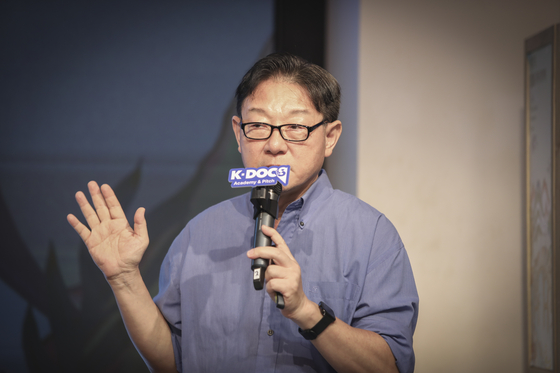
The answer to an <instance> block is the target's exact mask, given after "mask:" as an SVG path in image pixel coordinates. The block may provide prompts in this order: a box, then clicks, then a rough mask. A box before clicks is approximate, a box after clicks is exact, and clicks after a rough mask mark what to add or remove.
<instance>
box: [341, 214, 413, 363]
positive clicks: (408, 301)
mask: <svg viewBox="0 0 560 373" xmlns="http://www.w3.org/2000/svg"><path fill="white" fill-rule="evenodd" d="M371 253H372V254H371V255H372V256H371V258H370V261H369V265H368V269H367V274H366V279H365V282H364V288H363V291H362V295H361V297H360V300H359V301H358V304H357V307H356V312H355V313H354V318H353V321H352V326H354V327H357V328H361V329H366V330H371V331H374V332H376V333H378V334H379V335H381V336H382V337H383V338H384V339H385V341H386V342H387V344H388V345H389V347H390V348H391V351H392V352H393V355H394V357H395V360H396V363H397V367H398V369H399V372H400V373H411V372H413V371H414V363H415V358H414V351H413V348H412V335H413V334H414V329H415V328H416V321H417V319H418V293H417V290H416V284H415V282H414V276H413V273H412V268H411V265H410V261H409V259H408V255H407V253H406V250H405V248H404V246H403V243H402V241H401V239H400V237H399V235H398V233H397V231H396V229H395V228H394V226H393V225H392V224H391V222H389V220H388V219H387V218H386V217H385V216H383V215H382V216H381V217H380V218H379V220H378V222H377V226H376V228H375V232H374V236H373V242H372V251H371Z"/></svg>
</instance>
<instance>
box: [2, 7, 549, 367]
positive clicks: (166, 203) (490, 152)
mask: <svg viewBox="0 0 560 373" xmlns="http://www.w3.org/2000/svg"><path fill="white" fill-rule="evenodd" d="M559 22H560V0H539V1H530V0H509V1H506V0H473V1H469V2H449V1H444V0H426V1H423V2H417V1H413V0H393V1H388V0H362V1H359V0H325V1H300V2H299V3H298V2H295V1H287V0H286V1H284V0H276V1H273V0H236V1H227V0H210V1H205V2H198V1H178V0H176V1H173V0H170V1H165V2H155V1H148V0H140V1H130V0H115V1H82V2H71V1H67V0H60V1H53V2H44V1H38V0H26V1H16V0H5V1H3V2H2V3H1V4H0V30H1V34H0V43H1V44H0V45H1V47H2V51H3V53H2V57H1V59H0V64H1V69H0V105H1V106H0V107H1V109H2V110H0V222H1V224H0V242H2V244H1V247H0V299H2V301H1V304H2V307H1V311H0V315H1V317H0V372H59V371H60V372H76V371H81V372H89V371H91V372H111V371H146V369H145V368H144V366H143V362H142V361H141V359H140V358H139V356H138V354H137V353H136V351H135V350H134V347H133V346H132V344H131V343H130V341H129V339H128V336H127V335H126V331H125V330H124V328H123V326H122V322H121V320H120V316H119V314H118V310H117V308H116V305H115V302H114V300H113V298H112V294H111V291H110V289H109V287H108V285H107V284H106V282H105V280H104V278H103V276H102V275H101V274H100V273H99V271H98V269H97V268H96V267H95V265H94V264H93V262H92V261H91V259H90V258H89V254H88V253H87V251H86V249H85V247H84V246H83V245H82V243H81V241H80V239H79V237H78V236H77V235H76V234H75V233H74V231H73V230H72V228H71V227H70V226H69V225H68V223H67V222H66V215H67V214H68V213H74V214H79V210H78V208H77V205H76V203H75V201H74V194H75V192H76V191H78V190H85V189H86V184H87V182H88V181H89V180H97V181H98V182H100V183H109V184H111V185H112V186H114V187H115V189H116V191H117V194H118V195H119V196H121V202H122V204H123V206H124V207H125V210H126V211H127V214H128V215H129V217H131V216H132V215H133V213H134V211H135V210H136V208H137V207H139V206H143V207H146V209H147V219H148V224H149V229H150V238H151V245H150V248H149V249H148V252H147V253H146V256H145V258H144V260H143V262H142V266H143V268H142V271H143V274H144V277H145V279H146V282H147V284H148V286H149V287H150V290H151V291H152V292H153V294H155V292H156V290H157V274H158V271H159V265H160V263H161V260H162V258H163V256H164V255H165V252H166V250H167V248H168V246H169V244H170V242H171V241H172V240H173V238H174V237H175V235H176V234H177V233H178V232H179V230H180V229H182V227H183V226H184V225H185V224H186V222H187V221H188V220H189V219H190V218H191V217H193V216H194V215H195V214H196V213H198V212H200V211H201V210H203V209H204V208H206V207H208V206H210V205H212V204H214V203H216V202H218V201H220V200H223V199H225V198H229V197H231V196H233V195H234V194H236V193H242V192H244V191H245V190H243V189H241V190H233V189H231V188H230V187H229V183H228V182H227V171H228V170H229V169H230V168H234V167H242V164H241V160H240V157H239V155H238V152H237V145H236V143H235V139H234V137H233V134H232V131H231V116H232V115H233V114H234V110H233V105H234V104H233V100H234V97H233V96H234V91H235V88H236V86H237V84H238V83H239V81H240V79H241V77H242V76H243V74H244V73H245V71H246V70H247V69H248V68H249V67H250V66H251V65H252V64H253V63H254V62H255V61H256V60H257V59H259V58H260V57H262V56H264V55H266V54H268V53H270V52H272V51H275V50H287V51H291V52H293V53H297V54H300V55H302V56H303V57H305V58H307V59H309V60H311V61H313V62H315V63H318V64H321V65H323V66H325V67H326V68H327V69H329V71H331V72H332V73H333V75H335V77H337V78H338V80H339V81H340V83H341V85H342V88H343V106H342V110H341V120H342V122H343V135H342V139H341V141H340V143H339V145H338V146H337V149H336V150H335V154H334V155H333V156H332V157H331V158H329V159H328V160H327V162H326V169H327V172H328V173H329V176H330V177H331V181H332V182H333V184H334V186H335V187H337V188H339V189H342V190H344V191H347V192H349V193H353V194H355V195H357V196H358V197H359V198H361V199H363V200H365V201H366V202H368V203H370V204H371V205H373V206H374V207H376V208H378V209H379V210H380V211H382V212H384V213H385V214H386V215H387V216H388V217H389V219H390V220H392V222H393V223H394V224H395V225H396V227H397V229H398V230H399V232H400V234H401V236H402V238H403V241H404V243H405V245H406V247H407V250H408V254H409V256H410V258H411V262H412V266H413V270H414V273H415V277H416V281H417V286H418V291H419V294H420V299H421V301H420V318H419V321H418V327H417V332H416V334H415V350H416V356H417V365H416V372H420V373H433V372H523V371H524V366H525V364H526V357H525V356H526V348H527V343H526V339H527V336H526V328H525V318H526V311H525V310H526V297H525V275H526V273H525V269H524V268H525V265H526V263H525V255H526V254H525V246H526V245H525V234H524V230H525V207H524V206H525V197H524V193H525V166H524V165H525V145H524V144H525V132H524V131H525V130H524V125H525V124H524V121H525V114H524V41H525V40H526V39H527V38H529V37H531V36H533V35H535V34H536V33H538V32H540V31H542V30H543V29H545V28H547V27H549V26H551V25H553V24H556V23H559Z"/></svg>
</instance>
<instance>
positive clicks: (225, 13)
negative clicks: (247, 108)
mask: <svg viewBox="0 0 560 373" xmlns="http://www.w3.org/2000/svg"><path fill="white" fill-rule="evenodd" d="M273 28H274V3H273V1H270V0H269V1H263V0H236V1H235V2H232V1H227V0H222V1H220V0H211V1H204V2H202V1H165V2H155V1H147V0H140V1H137V0H135V1H127V0H118V1H83V2H74V1H66V0H61V1H50V2H45V1H38V0H29V1H9V0H8V1H3V2H2V4H1V5H0V30H1V34H0V46H1V49H2V57H1V59H0V63H1V68H0V105H1V106H0V108H1V110H0V223H1V225H0V242H1V248H0V299H1V303H2V307H1V311H0V315H1V317H0V336H1V338H0V372H25V371H33V372H35V371H37V372H39V371H68V372H77V371H81V372H84V371H98V372H101V371H103V372H109V371H142V370H144V369H145V368H143V363H142V362H141V360H140V359H139V357H138V355H137V353H136V352H135V351H134V349H133V347H132V345H131V343H130V342H129V341H128V337H127V336H126V332H125V331H124V328H123V327H122V322H121V321H120V318H119V316H118V313H117V309H116V307H115V304H114V300H112V295H111V294H110V289H109V288H108V286H107V284H106V283H105V280H104V279H103V277H102V276H101V275H100V273H99V271H98V270H97V268H96V267H95V265H93V263H92V261H91V259H90V258H89V254H87V251H86V249H85V248H84V247H83V245H82V244H81V242H80V239H79V237H78V236H77V235H76V234H75V233H74V232H73V230H72V229H71V228H70V226H69V225H68V224H67V222H66V215H67V214H68V213H69V212H72V213H74V214H79V210H78V208H77V206H76V204H75V201H74V193H75V192H76V191H77V190H85V188H86V184H87V182H88V181H89V180H97V181H98V182H102V183H109V184H111V185H112V186H114V187H115V188H116V189H117V193H119V196H120V197H121V200H122V203H123V205H124V206H125V209H126V211H127V213H128V214H129V216H131V215H132V214H133V212H134V210H135V209H136V208H137V207H138V206H144V207H146V208H147V211H148V213H147V218H148V221H149V228H150V236H151V239H152V241H151V242H152V243H151V245H150V248H149V250H148V253H147V254H146V257H145V259H144V260H143V263H142V265H143V273H144V275H145V279H146V282H147V283H148V286H149V287H150V290H151V291H152V292H155V291H156V289H157V272H158V268H159V263H160V262H161V258H162V256H163V255H164V254H165V251H166V250H167V246H169V243H170V241H171V240H172V238H173V236H174V235H175V234H176V233H177V232H178V231H179V230H180V229H181V227H182V226H184V224H185V223H186V221H188V219H189V218H190V217H192V216H193V215H194V214H196V213H197V212H199V211H200V210H201V209H203V208H205V207H206V206H208V205H210V204H212V203H215V202H217V201H219V200H221V199H223V198H227V197H230V196H232V195H233V194H234V193H239V192H244V190H232V189H231V188H230V187H229V184H228V183H227V176H226V175H227V170H228V169H229V168H232V167H242V165H241V161H240V157H239V155H238V153H237V147H236V145H235V140H234V138H233V136H232V135H231V125H230V123H231V116H232V115H233V111H232V103H233V95H234V90H235V87H236V86H237V84H238V82H239V80H240V79H241V77H242V75H243V73H244V72H245V71H246V70H247V69H248V68H249V67H250V66H251V65H252V64H253V63H254V62H255V61H256V60H257V59H258V58H259V57H262V56H263V55H265V54H267V53H269V52H271V51H272V49H273Z"/></svg>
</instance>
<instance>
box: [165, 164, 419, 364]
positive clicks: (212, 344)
mask: <svg viewBox="0 0 560 373" xmlns="http://www.w3.org/2000/svg"><path fill="white" fill-rule="evenodd" d="M254 225H255V223H254V220H253V205H252V204H251V202H250V193H248V194H244V195H242V196H239V197H236V198H233V199H230V200H227V201H224V202H222V203H220V204H218V205H215V206H213V207H210V208H209V209H207V210H206V211H204V212H202V213H201V214H199V215H198V216H197V217H195V218H194V219H192V220H191V221H190V222H189V223H188V224H187V226H186V227H185V228H184V230H183V231H182V232H181V233H180V234H179V236H178V237H177V238H176V239H175V241H174V242H173V245H172V246H171V248H170V249H169V252H168V254H167V256H166V258H165V260H164V262H163V264H162V268H161V273H160V292H159V294H158V295H157V296H156V298H155V301H156V304H157V305H158V306H159V308H160V310H161V312H162V313H163V315H164V316H165V318H166V319H167V321H168V323H169V325H170V328H171V331H172V335H173V346H174V351H175V358H176V361H177V366H178V369H179V370H180V371H185V372H191V371H192V372H244V373H245V372H259V373H263V372H316V371H318V372H334V370H333V369H332V368H331V367H330V366H329V364H328V363H327V362H326V360H325V359H324V358H323V357H322V356H321V355H320V354H319V352H318V351H317V350H316V349H315V347H314V346H313V345H312V344H311V342H309V341H307V340H305V339H304V338H303V337H302V336H301V335H300V334H299V333H298V331H297V329H298V328H297V325H296V324H295V323H293V322H292V321H290V320H288V319H286V318H285V317H283V316H282V314H281V313H280V310H278V309H277V308H276V306H275V304H274V301H273V300H271V299H270V297H269V296H268V294H267V293H266V291H264V290H262V291H256V290H255V289H254V287H253V281H252V276H253V272H252V271H251V269H250V266H251V260H250V259H248V258H247V255H246V252H247V250H249V249H250V248H251V244H252V238H253V233H254ZM278 232H279V233H280V234H281V235H282V237H283V238H284V240H285V241H286V244H287V245H288V247H289V248H290V251H291V252H292V254H293V255H294V257H295V259H296V260H297V261H298V263H299V265H300V267H301V272H302V275H301V276H302V282H303V290H304V292H305V294H306V295H307V297H308V298H309V299H310V300H312V301H314V302H316V303H319V302H320V301H323V302H325V303H326V304H327V305H328V306H329V307H330V308H332V310H333V311H334V313H335V315H336V316H337V317H338V318H339V319H341V320H342V321H344V322H346V323H348V324H350V325H351V326H353V327H356V328H362V329H367V330H371V331H374V332H376V333H378V334H380V335H381V336H382V337H383V338H384V339H385V340H386V341H387V343H388V344H389V346H390V348H391V350H392V352H393V355H394V356H395V359H396V361H397V366H398V368H399V370H400V372H401V373H406V372H412V371H413V369H414V352H413V350H412V335H413V333H414V329H415V327H416V320H417V317H418V307H417V305H418V295H417V292H416V286H415V283H414V278H413V275H412V270H411V267H410V263H409V260H408V256H407V254H406V251H405V248H404V246H403V244H402V242H401V240H400V238H399V236H398V234H397V232H396V230H395V228H394V227H393V225H392V224H391V223H390V222H389V221H388V220H387V218H386V217H385V216H384V215H382V214H381V213H379V212H378V211H377V210H375V209H374V208H372V207H371V206H369V205H368V204H366V203H364V202H363V201H360V200H359V199H357V198H356V197H354V196H351V195H349V194H346V193H343V192H341V191H338V190H334V189H333V188H332V186H331V184H330V182H329V180H328V177H327V175H326V173H325V172H324V171H323V172H322V174H321V175H320V177H319V179H318V180H317V181H316V182H315V183H314V184H313V185H312V186H311V188H309V190H308V191H307V192H306V193H305V195H304V196H303V197H302V198H301V199H299V200H297V201H295V202H293V203H292V204H291V205H289V206H288V207H287V208H286V210H285V212H284V214H283V216H282V219H281V221H280V224H279V226H278Z"/></svg>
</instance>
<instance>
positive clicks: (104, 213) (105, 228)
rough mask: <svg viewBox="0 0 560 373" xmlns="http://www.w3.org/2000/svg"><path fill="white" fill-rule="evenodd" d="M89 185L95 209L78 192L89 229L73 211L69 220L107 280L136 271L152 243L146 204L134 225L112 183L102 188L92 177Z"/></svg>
mask: <svg viewBox="0 0 560 373" xmlns="http://www.w3.org/2000/svg"><path fill="white" fill-rule="evenodd" d="M88 189H89V193H90V195H91V199H92V201H93V205H94V206H95V209H94V208H93V207H92V206H91V205H90V204H89V202H88V200H87V198H86V196H85V195H84V193H82V192H78V193H76V201H77V202H78V205H79V206H80V209H81V210H82V214H83V215H84V218H85V219H86V221H87V224H88V225H89V229H88V227H86V226H85V225H84V224H82V223H81V222H80V220H78V218H76V217H75V216H74V215H72V214H69V215H68V217H67V219H68V223H70V225H71V226H72V227H73V228H74V230H75V231H76V232H77V233H78V234H79V235H80V237H81V238H82V240H83V241H84V243H85V244H86V246H87V248H88V250H89V253H90V255H91V257H92V258H93V260H94V262H95V264H97V266H98V267H99V269H100V270H101V271H102V272H103V274H104V275H105V277H106V278H107V280H108V281H111V280H115V279H118V278H120V277H121V276H123V275H124V276H126V274H128V273H131V272H133V271H136V270H137V269H138V264H139V263H140V260H141V259H142V256H143V255H144V252H145V251H146V248H147V247H148V243H149V239H148V229H147V225H146V219H145V217H144V212H145V210H144V208H139V209H138V210H136V213H135V214H134V229H132V228H131V226H130V225H129V224H128V221H127V219H126V216H125V214H124V211H123V209H122V207H121V204H120V203H119V200H118V199H117V197H116V196H115V193H114V192H113V189H111V187H110V186H109V185H107V184H104V185H102V186H101V188H100V187H99V186H98V185H97V183H96V182H95V181H90V182H89V183H88Z"/></svg>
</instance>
